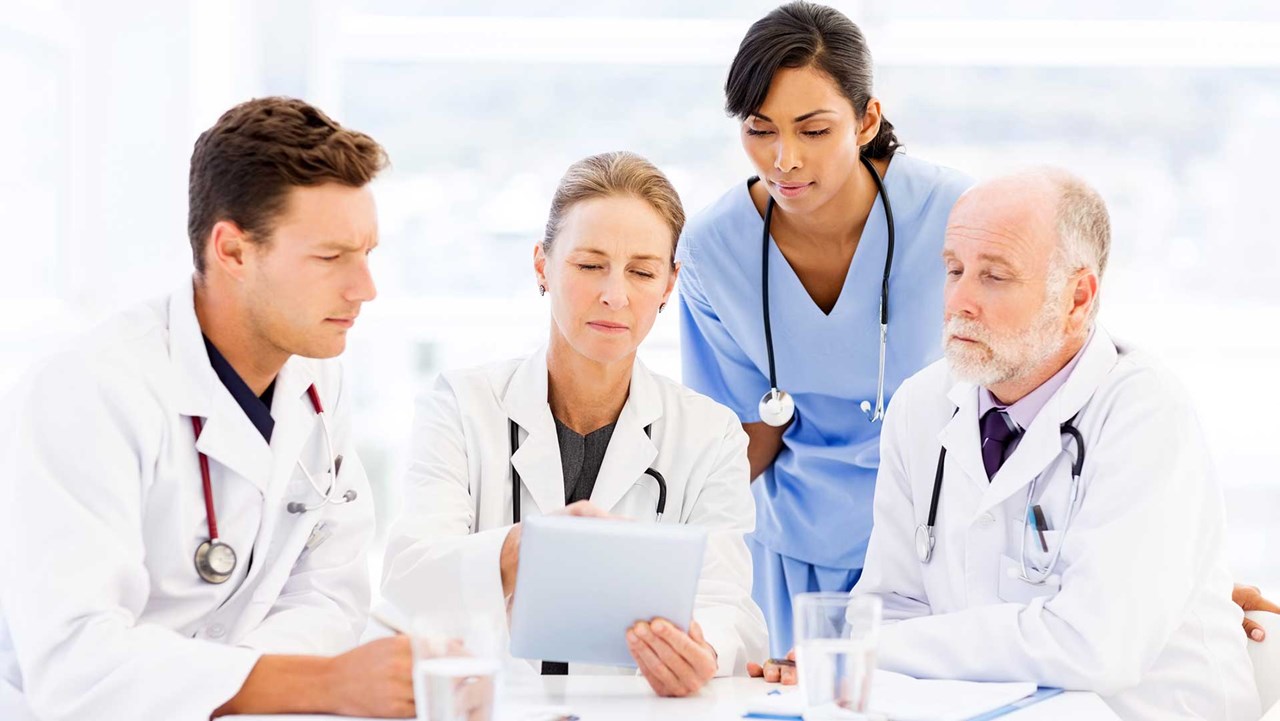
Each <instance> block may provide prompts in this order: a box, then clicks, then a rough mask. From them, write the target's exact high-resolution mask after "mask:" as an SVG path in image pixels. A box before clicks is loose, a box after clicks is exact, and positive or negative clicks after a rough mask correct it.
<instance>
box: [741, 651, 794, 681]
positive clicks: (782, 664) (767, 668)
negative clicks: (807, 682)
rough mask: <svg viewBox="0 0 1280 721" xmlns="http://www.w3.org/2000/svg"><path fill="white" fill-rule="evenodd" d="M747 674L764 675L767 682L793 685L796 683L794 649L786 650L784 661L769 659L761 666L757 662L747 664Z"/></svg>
mask: <svg viewBox="0 0 1280 721" xmlns="http://www.w3.org/2000/svg"><path fill="white" fill-rule="evenodd" d="M747 675H748V676H750V677H751V678H760V677H762V676H763V677H764V680H765V681H767V682H769V683H781V684H782V685H783V686H794V685H795V684H796V651H795V649H791V650H790V651H788V652H787V658H786V660H785V661H779V660H778V659H773V658H771V659H769V660H767V661H765V662H764V665H763V666H761V665H760V664H758V663H748V664H747Z"/></svg>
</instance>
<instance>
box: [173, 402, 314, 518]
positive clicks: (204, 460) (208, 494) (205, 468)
mask: <svg viewBox="0 0 1280 721" xmlns="http://www.w3.org/2000/svg"><path fill="white" fill-rule="evenodd" d="M307 397H308V398H310V399H311V407H312V408H314V409H315V411H316V415H317V416H318V415H321V414H322V413H324V406H323V405H321V404H320V392H319V391H317V390H316V384H315V383H312V384H311V385H309V386H307ZM191 427H192V428H193V429H195V432H196V440H197V441H198V440H200V431H202V430H204V422H203V421H202V420H200V416H191ZM196 454H197V455H198V456H199V457H200V482H201V484H202V485H203V486H204V515H205V519H206V520H207V521H208V522H209V540H210V541H216V540H218V514H217V513H216V512H214V510H213V483H212V482H211V481H210V479H209V457H208V456H206V455H205V454H204V453H202V452H201V451H199V450H197V451H196Z"/></svg>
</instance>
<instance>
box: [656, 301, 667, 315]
mask: <svg viewBox="0 0 1280 721" xmlns="http://www.w3.org/2000/svg"><path fill="white" fill-rule="evenodd" d="M666 307H667V304H666V303H663V304H662V305H660V306H658V312H659V313H661V312H662V309H663V308H666Z"/></svg>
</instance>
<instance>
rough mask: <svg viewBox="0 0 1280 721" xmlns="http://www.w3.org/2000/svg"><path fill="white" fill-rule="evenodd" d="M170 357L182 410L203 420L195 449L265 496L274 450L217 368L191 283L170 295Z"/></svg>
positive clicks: (179, 406)
mask: <svg viewBox="0 0 1280 721" xmlns="http://www.w3.org/2000/svg"><path fill="white" fill-rule="evenodd" d="M169 357H170V361H171V363H172V365H173V380H174V386H175V388H176V389H177V397H178V412H179V413H180V414H181V415H183V416H184V417H188V418H189V417H192V416H195V417H199V418H202V419H203V428H202V429H201V432H200V438H199V440H197V441H196V443H195V450H196V451H199V452H200V453H203V454H205V455H206V456H208V457H209V460H210V461H212V462H215V463H218V464H220V465H223V466H225V467H227V468H229V469H231V471H232V472H234V473H235V474H236V475H239V476H242V477H243V478H245V479H246V480H247V481H248V482H249V483H251V484H253V485H254V486H255V487H256V488H257V489H258V490H259V491H260V492H262V493H263V494H264V495H265V494H266V491H267V488H268V486H269V485H270V482H271V470H272V469H271V449H270V448H268V447H267V443H266V441H264V440H263V438H262V434H261V433H259V432H258V429H257V428H256V427H254V425H253V422H252V421H250V420H249V418H248V416H246V415H245V414H244V411H243V410H241V408H240V406H239V404H237V403H236V401H235V399H234V398H232V397H231V393H229V392H228V391H227V389H226V388H225V387H223V385H222V381H221V380H219V379H218V376H217V374H216V373H214V372H213V366H212V365H210V363H209V353H208V351H207V350H206V349H205V347H204V338H203V336H202V335H201V332H200V323H199V321H198V320H197V319H196V311H195V295H194V290H193V288H192V285H191V282H187V283H185V284H184V286H183V287H182V288H180V289H179V290H177V291H176V292H174V293H173V295H171V296H170V297H169ZM185 423H190V421H189V420H188V421H185Z"/></svg>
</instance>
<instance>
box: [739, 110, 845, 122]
mask: <svg viewBox="0 0 1280 721" xmlns="http://www.w3.org/2000/svg"><path fill="white" fill-rule="evenodd" d="M835 112H836V111H834V110H828V109H826V108H821V109H819V110H810V111H809V112H807V113H805V114H804V115H797V116H796V117H795V119H794V120H793V121H792V122H795V123H803V122H804V121H806V120H808V119H809V118H812V117H813V116H815V115H822V114H823V113H831V114H833V115H834V114H835ZM752 115H754V116H755V117H757V118H760V119H761V120H763V121H765V122H766V123H772V122H773V119H772V118H770V117H769V116H768V115H764V114H762V113H752Z"/></svg>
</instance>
